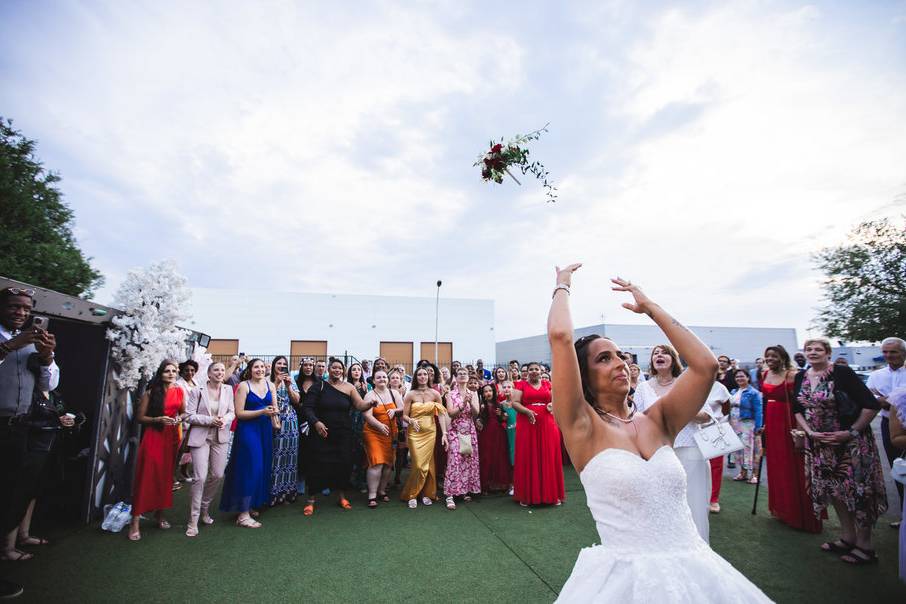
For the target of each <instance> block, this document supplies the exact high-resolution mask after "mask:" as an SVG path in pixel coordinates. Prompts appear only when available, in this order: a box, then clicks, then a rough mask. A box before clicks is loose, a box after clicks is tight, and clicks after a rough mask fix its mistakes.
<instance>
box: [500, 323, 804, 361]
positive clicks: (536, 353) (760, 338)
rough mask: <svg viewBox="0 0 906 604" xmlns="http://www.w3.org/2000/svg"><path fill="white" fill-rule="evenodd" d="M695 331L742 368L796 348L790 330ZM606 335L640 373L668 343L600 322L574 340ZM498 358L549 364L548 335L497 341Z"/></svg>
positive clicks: (641, 329) (654, 331) (645, 331)
mask: <svg viewBox="0 0 906 604" xmlns="http://www.w3.org/2000/svg"><path fill="white" fill-rule="evenodd" d="M689 329H691V330H692V331H693V332H695V335H697V336H698V337H699V338H700V339H701V340H702V341H703V342H704V343H705V344H707V345H708V346H709V347H710V348H711V350H712V351H713V352H714V355H715V356H717V355H721V354H725V355H727V356H728V357H730V358H731V359H739V361H740V362H741V363H743V364H744V365H752V364H754V362H755V359H756V358H758V357H760V356H762V355H763V354H764V349H765V348H766V347H768V346H770V345H773V344H780V345H781V346H783V347H784V348H786V350H787V351H788V352H789V353H790V356H792V355H793V353H794V352H796V351H797V350H798V349H799V347H798V344H797V339H796V330H795V329H794V328H792V327H789V328H787V327H776V328H775V327H709V326H693V325H690V326H689ZM593 333H596V334H598V335H602V336H607V337H608V338H610V339H611V340H613V341H614V342H616V343H617V345H618V346H619V347H620V349H621V350H623V351H626V352H631V353H633V354H634V355H636V358H637V360H638V363H639V365H640V366H641V367H642V369H643V370H647V368H648V359H649V358H650V355H651V349H652V348H653V347H655V346H657V345H658V344H663V343H666V342H667V338H666V337H665V336H664V334H663V332H662V331H661V330H660V328H658V327H657V326H655V325H614V324H610V323H602V324H600V325H591V326H588V327H580V328H577V329H576V330H575V337H576V339H578V338H581V337H582V336H586V335H589V334H593ZM497 359H498V360H499V362H501V363H506V362H507V361H509V360H511V359H514V360H518V361H520V362H522V363H526V362H528V361H541V362H544V363H550V359H551V350H550V346H549V345H548V342H547V335H538V336H531V337H528V338H519V339H516V340H507V341H504V342H497Z"/></svg>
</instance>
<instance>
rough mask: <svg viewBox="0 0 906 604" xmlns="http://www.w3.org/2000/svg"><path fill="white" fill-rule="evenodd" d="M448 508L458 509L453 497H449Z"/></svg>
mask: <svg viewBox="0 0 906 604" xmlns="http://www.w3.org/2000/svg"><path fill="white" fill-rule="evenodd" d="M447 509H448V510H455V509H456V503H454V501H453V498H452V497H447Z"/></svg>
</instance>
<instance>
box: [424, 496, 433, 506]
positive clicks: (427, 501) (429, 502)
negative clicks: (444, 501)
mask: <svg viewBox="0 0 906 604" xmlns="http://www.w3.org/2000/svg"><path fill="white" fill-rule="evenodd" d="M432 503H434V502H433V501H431V499H429V498H428V497H422V505H431V504H432Z"/></svg>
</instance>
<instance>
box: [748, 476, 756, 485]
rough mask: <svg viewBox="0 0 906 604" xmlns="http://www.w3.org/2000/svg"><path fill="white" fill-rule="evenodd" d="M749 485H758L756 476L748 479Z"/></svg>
mask: <svg viewBox="0 0 906 604" xmlns="http://www.w3.org/2000/svg"><path fill="white" fill-rule="evenodd" d="M749 484H758V477H757V476H753V477H752V478H750V479H749Z"/></svg>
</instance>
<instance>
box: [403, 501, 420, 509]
mask: <svg viewBox="0 0 906 604" xmlns="http://www.w3.org/2000/svg"><path fill="white" fill-rule="evenodd" d="M406 505H408V506H409V509H410V510H414V509H415V508H417V507H418V499H410V500H409V503H408V504H406Z"/></svg>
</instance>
